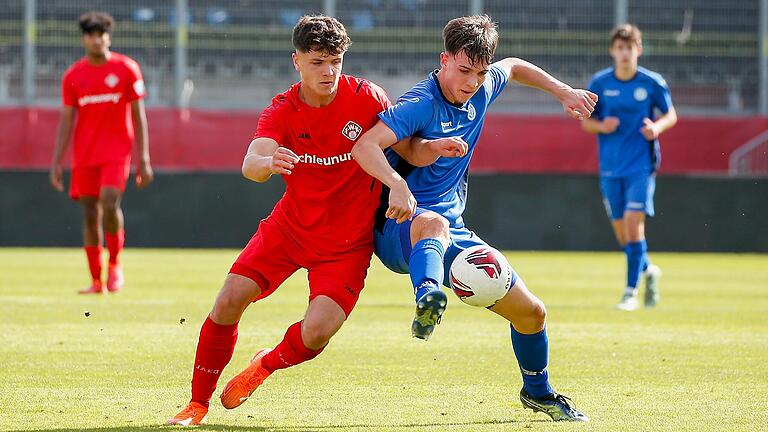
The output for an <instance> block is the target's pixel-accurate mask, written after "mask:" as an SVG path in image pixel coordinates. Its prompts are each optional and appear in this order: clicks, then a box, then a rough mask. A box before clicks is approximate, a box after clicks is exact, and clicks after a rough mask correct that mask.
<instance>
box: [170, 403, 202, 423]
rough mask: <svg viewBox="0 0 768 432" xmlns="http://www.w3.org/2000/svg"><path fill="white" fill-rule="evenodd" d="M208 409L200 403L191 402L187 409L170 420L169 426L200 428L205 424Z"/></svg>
mask: <svg viewBox="0 0 768 432" xmlns="http://www.w3.org/2000/svg"><path fill="white" fill-rule="evenodd" d="M207 414H208V408H206V407H205V405H203V404H201V403H198V402H190V403H189V405H187V407H186V408H184V409H183V410H181V412H179V413H178V414H176V416H175V417H174V418H172V419H170V420H168V424H169V425H179V426H198V425H203V424H205V417H206V415H207Z"/></svg>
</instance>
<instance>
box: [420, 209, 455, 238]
mask: <svg viewBox="0 0 768 432" xmlns="http://www.w3.org/2000/svg"><path fill="white" fill-rule="evenodd" d="M419 218H423V219H422V220H421V221H419V222H420V223H419V224H418V235H417V236H416V237H417V238H416V239H415V240H417V241H418V240H422V239H425V238H436V239H440V240H444V241H446V242H449V241H450V238H451V231H450V224H449V223H448V219H446V218H444V217H443V216H440V215H439V214H437V213H431V212H429V213H423V214H421V215H419Z"/></svg>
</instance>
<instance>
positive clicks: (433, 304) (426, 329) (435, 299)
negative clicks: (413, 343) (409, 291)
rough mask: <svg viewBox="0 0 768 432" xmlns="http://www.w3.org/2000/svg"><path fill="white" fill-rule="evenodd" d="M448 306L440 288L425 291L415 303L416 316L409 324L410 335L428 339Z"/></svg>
mask: <svg viewBox="0 0 768 432" xmlns="http://www.w3.org/2000/svg"><path fill="white" fill-rule="evenodd" d="M447 304H448V296H446V295H445V293H444V292H443V291H442V290H441V289H440V288H435V289H432V290H429V291H427V292H426V293H424V295H422V296H421V297H420V298H419V299H418V300H417V301H416V316H415V317H414V318H413V324H411V334H412V335H413V337H415V338H419V339H424V340H427V339H429V337H430V336H432V332H433V331H435V326H436V325H438V324H440V319H441V318H442V316H443V312H445V307H446V305H447Z"/></svg>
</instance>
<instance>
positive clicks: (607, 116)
mask: <svg viewBox="0 0 768 432" xmlns="http://www.w3.org/2000/svg"><path fill="white" fill-rule="evenodd" d="M610 53H611V57H613V61H614V67H612V68H607V69H604V70H601V71H599V72H597V73H596V74H595V76H594V77H592V81H591V82H590V83H589V90H590V91H593V92H594V93H596V94H597V95H598V96H599V97H600V102H599V103H598V104H597V106H596V107H595V118H593V119H586V120H584V121H583V122H582V127H583V128H584V130H586V131H587V132H589V133H593V134H597V135H598V142H599V145H600V150H599V158H600V189H601V190H602V194H603V202H604V203H605V210H606V212H607V213H608V217H609V218H610V219H611V223H612V225H613V231H614V233H615V234H616V240H618V242H619V245H620V246H621V247H622V248H623V249H624V253H625V254H626V256H627V285H626V288H625V290H624V294H623V295H622V298H621V302H619V304H618V305H616V307H617V308H619V309H621V310H625V311H631V310H635V309H637V308H638V300H637V291H638V289H637V285H638V282H639V279H640V274H641V273H642V274H644V275H645V299H644V300H645V306H646V307H654V306H656V303H657V302H658V301H659V287H658V280H659V277H660V276H661V270H660V269H659V267H658V266H655V265H653V264H651V263H650V261H649V260H648V254H647V250H648V248H647V245H646V241H645V216H646V215H648V216H653V213H654V211H653V193H654V191H655V189H656V170H657V169H658V167H659V162H660V161H661V159H660V152H659V150H660V149H659V135H660V134H661V133H662V132H664V131H666V130H668V129H669V128H671V127H672V126H674V125H675V123H677V114H676V113H675V108H674V107H673V106H672V98H671V96H670V93H669V87H667V83H666V82H664V79H663V78H662V77H661V75H659V74H657V73H655V72H651V71H649V70H648V69H644V68H642V67H639V66H638V65H637V59H638V57H640V55H641V54H642V53H643V43H642V35H641V33H640V30H639V29H638V28H637V27H635V26H633V25H630V24H624V25H621V26H619V27H617V28H616V29H615V30H614V31H613V32H612V33H611V49H610ZM655 110H658V111H660V112H661V114H662V115H661V116H660V117H659V118H658V119H656V120H655V121H654V120H652V119H653V118H654V111H655Z"/></svg>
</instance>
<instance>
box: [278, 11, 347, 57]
mask: <svg viewBox="0 0 768 432" xmlns="http://www.w3.org/2000/svg"><path fill="white" fill-rule="evenodd" d="M292 41H293V47H294V48H296V49H297V50H299V51H301V52H309V51H317V52H322V53H326V54H329V55H339V54H341V53H343V52H345V51H346V50H347V49H348V48H349V46H350V45H351V44H352V40H351V39H350V38H349V36H347V29H345V28H344V26H343V25H342V24H341V23H340V22H339V20H337V19H336V18H333V17H329V16H325V15H305V16H303V17H301V18H300V19H299V22H297V23H296V26H295V27H293V38H292Z"/></svg>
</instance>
